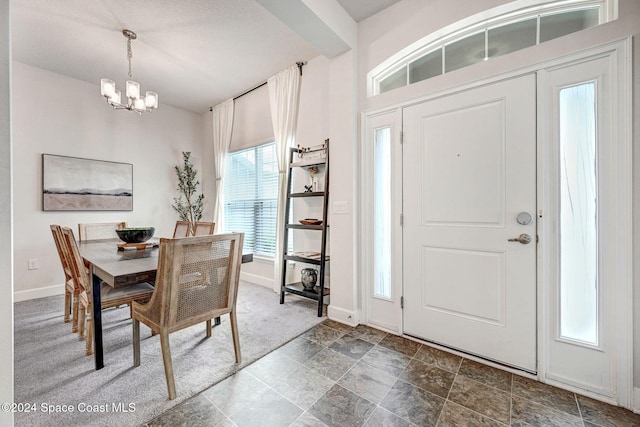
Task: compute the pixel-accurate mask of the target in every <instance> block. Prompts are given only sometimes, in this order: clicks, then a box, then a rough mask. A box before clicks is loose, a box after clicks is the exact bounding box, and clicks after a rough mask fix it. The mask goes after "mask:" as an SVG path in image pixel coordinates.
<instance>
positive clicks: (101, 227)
mask: <svg viewBox="0 0 640 427" xmlns="http://www.w3.org/2000/svg"><path fill="white" fill-rule="evenodd" d="M118 228H127V223H126V222H124V221H122V222H94V223H86V224H78V235H79V237H80V240H82V241H84V240H105V239H117V238H118V235H117V234H116V230H117V229H118Z"/></svg>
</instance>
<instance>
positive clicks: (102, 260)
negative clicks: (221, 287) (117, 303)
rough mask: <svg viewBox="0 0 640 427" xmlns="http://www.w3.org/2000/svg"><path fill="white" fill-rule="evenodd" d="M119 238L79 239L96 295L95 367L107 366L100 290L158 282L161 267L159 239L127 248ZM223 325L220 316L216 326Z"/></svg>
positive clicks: (245, 259)
mask: <svg viewBox="0 0 640 427" xmlns="http://www.w3.org/2000/svg"><path fill="white" fill-rule="evenodd" d="M119 243H120V244H122V241H121V240H119V239H104V240H84V241H80V242H78V248H79V249H80V254H81V255H82V258H83V259H84V262H85V263H86V265H87V266H88V267H89V270H90V273H91V277H92V290H93V292H92V294H93V332H94V333H93V337H94V359H95V369H96V370H98V369H102V368H103V367H104V349H103V345H102V303H101V297H100V290H101V287H102V283H106V284H107V285H109V286H111V287H113V288H121V287H125V286H130V285H134V284H136V283H143V282H147V283H151V284H153V283H155V279H156V272H157V269H158V253H159V240H158V239H154V240H150V241H148V242H147V244H146V245H144V248H143V249H140V248H139V247H133V248H126V249H125V248H123V247H122V245H118V244H119ZM251 261H253V254H251V253H248V254H247V253H243V254H242V263H246V262H251ZM219 324H220V318H219V317H218V318H216V319H215V321H214V325H219Z"/></svg>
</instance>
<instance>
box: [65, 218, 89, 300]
mask: <svg viewBox="0 0 640 427" xmlns="http://www.w3.org/2000/svg"><path fill="white" fill-rule="evenodd" d="M61 229H62V235H63V237H64V243H65V246H66V250H67V251H66V253H67V263H68V265H69V269H70V270H71V275H72V277H73V280H74V281H75V282H76V284H77V285H78V286H80V287H81V289H82V290H84V291H85V292H86V293H87V294H88V295H89V296H90V295H91V291H92V289H91V282H90V281H89V270H88V269H87V267H85V265H84V262H83V261H82V256H81V255H80V250H79V249H78V243H77V242H76V238H75V236H74V235H73V230H71V229H70V228H69V227H61ZM89 301H91V299H89Z"/></svg>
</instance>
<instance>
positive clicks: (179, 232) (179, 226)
mask: <svg viewBox="0 0 640 427" xmlns="http://www.w3.org/2000/svg"><path fill="white" fill-rule="evenodd" d="M189 236H191V223H190V222H189V221H176V228H174V229H173V238H174V239H178V238H180V237H189Z"/></svg>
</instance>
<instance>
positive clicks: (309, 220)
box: [299, 218, 322, 225]
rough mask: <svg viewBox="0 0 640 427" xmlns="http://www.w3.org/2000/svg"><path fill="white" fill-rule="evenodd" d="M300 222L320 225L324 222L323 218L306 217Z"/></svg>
mask: <svg viewBox="0 0 640 427" xmlns="http://www.w3.org/2000/svg"><path fill="white" fill-rule="evenodd" d="M299 222H300V224H303V225H320V224H322V220H321V219H316V218H305V219H301V220H299Z"/></svg>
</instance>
